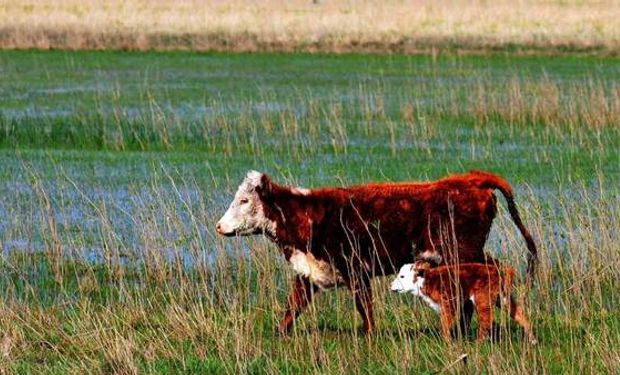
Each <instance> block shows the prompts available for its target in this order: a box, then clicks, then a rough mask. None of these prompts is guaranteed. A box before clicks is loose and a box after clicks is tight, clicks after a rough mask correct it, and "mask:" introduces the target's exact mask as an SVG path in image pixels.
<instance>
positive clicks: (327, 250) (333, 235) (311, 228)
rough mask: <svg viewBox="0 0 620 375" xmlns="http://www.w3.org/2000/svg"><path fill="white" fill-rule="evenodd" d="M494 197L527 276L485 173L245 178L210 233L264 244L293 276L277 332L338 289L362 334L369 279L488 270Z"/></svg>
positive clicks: (368, 325)
mask: <svg viewBox="0 0 620 375" xmlns="http://www.w3.org/2000/svg"><path fill="white" fill-rule="evenodd" d="M495 189H498V190H500V191H501V192H502V194H503V195H504V197H505V198H506V201H507V202H508V209H509V212H510V214H511V216H512V218H513V220H514V222H515V224H516V225H517V227H518V228H519V230H520V232H521V234H522V235H523V236H524V238H525V240H526V244H527V247H528V249H529V258H528V260H529V262H528V265H529V271H530V272H531V271H533V267H534V263H535V261H536V246H535V244H534V241H533V240H532V237H531V235H530V233H529V232H528V231H527V229H526V228H525V227H524V226H523V223H522V222H521V219H520V217H519V213H518V211H517V209H516V206H515V204H514V201H513V195H512V190H511V188H510V185H509V184H508V183H507V182H506V180H504V179H503V178H501V177H499V176H495V175H493V174H490V173H485V172H471V173H468V174H464V175H454V176H449V177H447V178H444V179H441V180H438V181H433V182H423V183H374V184H368V185H360V186H352V187H344V188H321V189H302V188H297V187H287V186H282V185H279V184H276V183H274V182H273V181H272V180H271V178H269V176H267V175H265V174H263V173H259V172H256V171H251V172H249V173H248V174H247V176H246V177H245V179H244V180H243V182H242V183H241V185H240V186H239V188H238V190H237V192H236V194H235V197H234V199H233V201H232V203H231V204H230V207H229V208H228V210H227V211H226V213H225V214H224V216H223V217H222V218H221V219H220V220H219V221H218V223H217V226H216V230H217V232H218V233H220V234H222V235H225V236H247V235H254V234H264V235H266V236H267V237H268V238H270V239H271V240H273V242H275V243H276V244H277V245H278V247H279V248H280V250H281V251H282V253H283V254H284V257H285V258H286V260H287V261H288V262H290V264H291V265H292V267H293V269H294V270H295V271H296V272H297V274H298V276H297V277H296V279H295V283H294V287H293V290H292V292H291V294H290V297H289V307H288V310H287V312H286V314H285V316H284V319H283V320H282V322H281V323H280V325H279V331H280V332H284V331H287V330H288V329H290V327H291V326H292V324H293V322H294V320H295V318H296V317H297V316H298V315H299V314H300V313H301V312H302V311H303V310H304V308H305V307H306V306H307V305H308V303H309V302H310V301H311V299H312V296H313V293H314V292H317V291H319V290H322V289H328V288H332V287H335V286H337V285H340V284H344V285H346V286H347V287H348V288H350V290H351V291H352V292H353V293H354V295H355V302H356V307H357V309H358V311H359V313H360V314H361V315H362V319H363V322H364V329H365V331H366V332H369V331H371V330H372V328H373V318H372V300H371V290H370V279H371V278H372V277H374V276H377V275H389V274H393V273H395V272H396V271H397V270H398V269H399V268H400V266H402V265H403V264H405V263H411V262H413V261H414V259H415V258H416V257H417V258H420V259H427V260H432V261H434V262H435V263H437V264H441V263H457V262H485V261H486V259H487V257H486V256H485V254H484V252H483V247H484V243H485V241H486V238H487V236H488V234H489V231H490V229H491V224H492V222H493V219H494V217H495V214H496V211H497V202H496V198H495V195H494V194H493V191H494V190H495Z"/></svg>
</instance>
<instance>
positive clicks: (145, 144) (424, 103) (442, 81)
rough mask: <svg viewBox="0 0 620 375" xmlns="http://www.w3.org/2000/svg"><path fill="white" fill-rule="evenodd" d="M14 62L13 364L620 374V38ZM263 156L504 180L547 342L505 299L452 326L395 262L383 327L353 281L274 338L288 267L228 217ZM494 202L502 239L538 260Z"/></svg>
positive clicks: (8, 207) (8, 80)
mask: <svg viewBox="0 0 620 375" xmlns="http://www.w3.org/2000/svg"><path fill="white" fill-rule="evenodd" d="M0 73H1V74H0V146H1V149H0V181H1V184H0V196H1V197H2V198H1V199H0V248H1V249H2V258H0V290H2V294H1V297H0V369H1V371H2V372H6V373H78V372H80V373H112V372H114V373H170V372H184V373H204V372H207V373H300V372H310V373H371V372H372V373H374V372H379V373H437V372H444V373H489V374H521V373H540V374H552V373H567V374H573V373H617V372H618V371H620V298H619V297H618V293H617V291H618V288H619V287H620V251H618V249H619V248H620V230H619V229H620V227H619V224H618V223H619V220H620V195H619V193H620V188H619V186H620V184H619V182H620V154H619V152H618V150H619V149H620V126H619V124H620V86H619V84H618V82H620V64H618V60H617V59H616V58H602V57H584V56H582V57H576V56H573V57H570V56H562V57H540V56H539V57H535V56H529V57H528V56H522V57H515V56H506V55H501V54H497V55H493V54H490V55H487V56H484V57H478V56H444V55H440V56H433V55H428V56H402V55H389V56H378V55H355V54H344V55H338V56H336V55H321V54H314V55H308V54H269V53H262V54H226V53H194V52H192V53H190V52H133V53H128V52H125V53H122V52H63V51H50V52H44V51H2V52H0ZM249 169H258V170H261V171H264V172H267V173H269V174H270V175H271V176H272V177H273V178H274V179H275V180H276V181H278V182H282V183H288V184H295V185H302V186H306V187H315V186H323V185H348V184H353V183H362V182H367V181H401V180H426V179H433V178H439V177H441V176H444V175H446V174H448V173H458V172H463V171H467V170H469V169H485V170H490V171H493V172H496V173H498V174H501V175H503V176H505V177H506V178H507V179H508V180H509V181H510V182H511V183H512V184H513V186H514V188H515V191H516V202H517V205H518V206H519V209H520V210H521V213H522V217H523V219H524V221H525V224H526V226H527V227H528V228H530V230H531V231H532V233H533V234H534V236H535V238H536V241H537V243H538V246H539V248H540V261H541V262H540V267H539V272H538V274H537V277H536V282H535V287H534V289H533V290H532V291H531V292H530V294H529V296H528V305H529V306H528V308H529V311H530V314H531V316H532V321H533V323H534V329H535V331H536V334H537V336H538V339H539V342H540V343H539V344H538V345H536V346H530V345H529V344H527V343H526V342H525V341H524V340H522V338H521V335H520V332H519V330H518V329H517V327H516V325H514V324H513V323H510V322H509V320H508V319H507V318H506V317H505V316H503V315H498V318H499V321H500V327H501V329H500V330H499V332H498V336H499V337H498V338H497V339H496V340H495V341H494V342H487V343H484V344H480V345H478V344H476V343H475V342H473V332H472V336H471V337H464V338H461V339H460V340H456V341H454V342H452V343H446V342H444V341H443V340H442V338H441V337H440V334H439V322H438V320H437V318H436V316H435V315H434V312H432V311H431V310H430V309H428V308H426V306H424V305H423V304H422V303H421V302H420V301H415V300H413V298H410V297H409V296H398V295H392V294H391V293H390V292H389V291H388V285H389V282H390V281H391V279H390V278H378V279H376V280H375V281H374V282H373V287H374V297H375V304H376V320H377V324H378V330H377V332H376V333H375V334H374V335H372V336H370V337H366V336H364V335H363V334H362V333H361V330H360V325H361V322H360V319H359V317H358V315H357V313H356V311H355V307H354V304H353V301H352V298H351V296H350V294H349V293H348V292H347V291H345V290H338V291H330V292H326V293H321V294H320V295H318V296H317V298H316V300H315V302H314V303H313V305H312V306H311V307H310V308H309V310H308V311H307V312H306V313H305V314H304V315H303V316H302V317H301V318H300V319H299V320H298V324H297V326H296V328H295V330H294V332H293V333H291V335H289V336H286V337H278V336H276V335H275V334H274V331H275V327H276V324H277V321H278V319H279V318H280V317H281V315H282V313H283V311H284V309H285V303H286V295H287V292H288V288H289V286H290V281H291V278H292V276H293V273H292V271H291V270H290V269H289V267H288V266H287V265H286V263H285V262H284V260H283V259H282V257H281V256H280V255H279V254H278V252H277V249H276V247H275V246H274V245H273V244H271V243H270V242H268V241H267V240H265V239H263V238H260V237H255V238H245V239H241V238H233V239H228V238H221V237H218V236H217V235H216V233H215V230H214V224H215V222H216V221H217V220H218V219H219V217H220V216H221V215H222V214H223V212H224V211H225V209H226V207H227V205H228V203H229V201H230V199H232V196H233V194H234V191H235V189H236V187H237V185H238V184H239V183H240V182H241V180H242V178H243V176H244V175H245V172H246V171H247V170H249ZM499 206H500V213H499V215H498V218H497V220H496V222H495V224H494V226H493V229H492V232H491V235H490V238H489V240H488V243H487V246H486V250H487V251H488V252H490V253H492V254H493V255H494V256H496V257H498V258H500V259H502V260H503V261H504V262H505V263H507V264H511V265H513V266H515V267H517V268H518V269H519V270H520V273H521V274H522V275H523V272H524V268H525V253H526V248H525V245H524V243H523V240H522V238H521V237H520V236H519V235H518V232H517V230H516V228H515V227H514V225H513V224H512V222H511V221H510V218H509V216H508V213H507V210H506V206H505V203H504V201H503V200H502V198H500V199H499ZM520 289H521V288H520ZM520 292H522V290H520ZM462 354H467V355H468V361H467V364H463V363H461V362H455V361H456V360H457V358H459V356H461V355H462Z"/></svg>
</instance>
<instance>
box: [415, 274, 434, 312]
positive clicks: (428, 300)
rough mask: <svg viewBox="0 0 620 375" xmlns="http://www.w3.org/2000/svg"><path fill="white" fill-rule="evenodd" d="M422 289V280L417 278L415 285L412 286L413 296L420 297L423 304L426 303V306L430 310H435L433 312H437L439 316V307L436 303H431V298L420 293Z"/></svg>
mask: <svg viewBox="0 0 620 375" xmlns="http://www.w3.org/2000/svg"><path fill="white" fill-rule="evenodd" d="M423 287H424V278H423V277H418V279H417V280H416V282H415V284H413V290H412V293H413V294H415V295H416V296H420V297H421V298H422V299H423V300H424V302H426V304H427V305H429V306H430V307H431V309H433V310H435V312H437V313H438V314H441V306H439V304H438V303H437V302H435V301H433V299H432V298H431V297H429V296H427V295H426V294H424V293H422V288H423Z"/></svg>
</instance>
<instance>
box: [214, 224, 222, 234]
mask: <svg viewBox="0 0 620 375" xmlns="http://www.w3.org/2000/svg"><path fill="white" fill-rule="evenodd" d="M215 231H216V232H217V233H222V225H221V224H220V223H217V224H215Z"/></svg>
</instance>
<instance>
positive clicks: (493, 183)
mask: <svg viewBox="0 0 620 375" xmlns="http://www.w3.org/2000/svg"><path fill="white" fill-rule="evenodd" d="M471 173H472V174H473V175H474V176H475V177H474V178H472V181H473V182H474V183H475V184H476V185H478V186H480V187H481V188H487V189H493V190H495V189H497V190H499V191H501V192H502V195H503V196H504V198H505V199H506V202H507V203H508V212H510V217H512V221H514V223H515V225H516V226H517V228H519V232H521V235H522V236H523V238H524V239H525V243H526V244H527V249H528V251H529V252H528V255H527V282H526V284H527V286H528V287H529V286H531V284H532V279H533V276H534V273H535V272H536V265H537V263H538V250H537V249H536V244H535V243H534V239H533V238H532V235H531V234H530V232H529V231H528V230H527V228H526V227H525V225H523V221H522V220H521V216H520V215H519V210H517V205H516V204H515V201H514V193H513V191H512V187H510V184H509V183H508V181H506V180H505V179H503V178H502V177H500V176H497V175H494V174H492V173H488V172H482V171H472V172H471Z"/></svg>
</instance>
